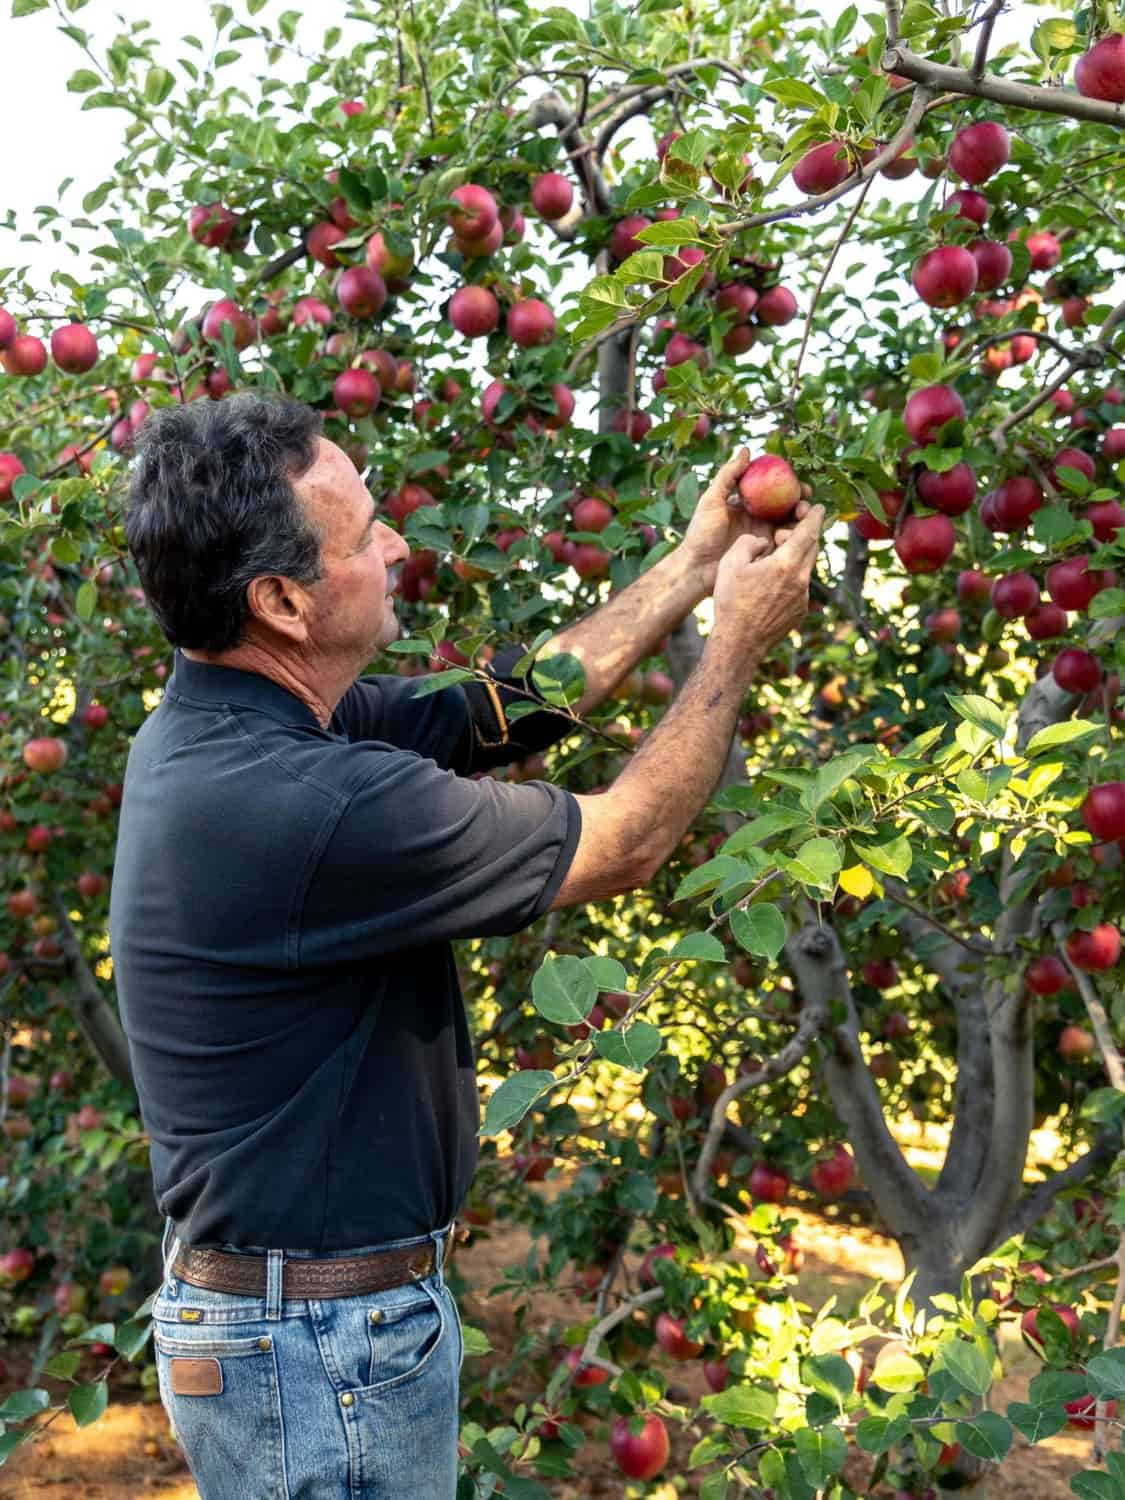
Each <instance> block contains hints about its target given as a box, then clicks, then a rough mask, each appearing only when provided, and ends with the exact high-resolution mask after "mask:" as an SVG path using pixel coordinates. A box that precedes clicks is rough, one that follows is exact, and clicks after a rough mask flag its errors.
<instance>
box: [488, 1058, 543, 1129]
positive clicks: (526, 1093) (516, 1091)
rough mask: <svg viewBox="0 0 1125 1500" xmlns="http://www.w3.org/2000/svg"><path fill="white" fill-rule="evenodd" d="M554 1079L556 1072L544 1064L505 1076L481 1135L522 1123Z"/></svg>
mask: <svg viewBox="0 0 1125 1500" xmlns="http://www.w3.org/2000/svg"><path fill="white" fill-rule="evenodd" d="M554 1082H555V1075H554V1074H553V1073H548V1072H547V1071H546V1070H545V1069H542V1068H530V1069H527V1070H525V1071H523V1072H519V1073H513V1074H512V1076H511V1077H510V1078H505V1080H504V1082H503V1083H502V1084H501V1085H500V1087H499V1088H498V1089H497V1090H496V1092H495V1093H494V1094H493V1095H492V1096H491V1097H490V1099H489V1101H488V1107H487V1109H486V1110H485V1112H484V1124H483V1125H482V1126H481V1130H480V1133H481V1135H499V1134H500V1132H501V1131H502V1130H511V1129H512V1127H513V1126H515V1125H518V1124H519V1122H520V1121H521V1120H522V1119H523V1117H524V1115H526V1114H527V1112H528V1110H529V1109H530V1108H531V1106H532V1105H533V1104H534V1103H535V1101H536V1099H539V1098H541V1097H542V1095H543V1094H545V1093H546V1092H547V1091H548V1089H550V1088H551V1087H552V1085H553V1084H554Z"/></svg>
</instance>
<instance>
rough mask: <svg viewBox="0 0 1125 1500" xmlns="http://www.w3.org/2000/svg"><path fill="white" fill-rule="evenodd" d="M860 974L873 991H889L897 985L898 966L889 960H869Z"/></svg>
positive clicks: (892, 960)
mask: <svg viewBox="0 0 1125 1500" xmlns="http://www.w3.org/2000/svg"><path fill="white" fill-rule="evenodd" d="M860 973H861V974H862V975H863V982H864V984H869V985H870V986H871V988H872V989H874V990H889V989H890V988H891V986H892V985H894V984H897V983H898V965H897V964H896V963H895V961H894V959H891V958H869V959H868V960H867V962H866V963H865V964H864V965H863V968H862V969H861V970H860Z"/></svg>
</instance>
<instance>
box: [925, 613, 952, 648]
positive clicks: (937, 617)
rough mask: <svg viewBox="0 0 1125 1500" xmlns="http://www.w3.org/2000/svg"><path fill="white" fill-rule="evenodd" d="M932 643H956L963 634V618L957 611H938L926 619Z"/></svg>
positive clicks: (927, 630)
mask: <svg viewBox="0 0 1125 1500" xmlns="http://www.w3.org/2000/svg"><path fill="white" fill-rule="evenodd" d="M925 626H926V632H927V634H928V635H929V637H930V640H931V641H939V642H940V641H955V640H956V639H957V637H958V636H959V635H960V634H961V616H960V615H959V614H958V613H957V611H956V610H955V609H952V608H946V609H936V610H934V611H933V612H932V613H930V614H928V615H927V616H926V619H925Z"/></svg>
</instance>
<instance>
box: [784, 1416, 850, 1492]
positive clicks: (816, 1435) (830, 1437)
mask: <svg viewBox="0 0 1125 1500" xmlns="http://www.w3.org/2000/svg"><path fill="white" fill-rule="evenodd" d="M793 1442H794V1444H795V1446H796V1449H797V1459H798V1462H799V1463H800V1465H801V1472H802V1474H804V1476H805V1478H806V1479H807V1480H808V1482H809V1483H810V1484H811V1485H812V1486H813V1488H814V1489H818V1490H821V1489H823V1488H824V1487H825V1485H826V1484H827V1483H828V1481H829V1480H830V1479H831V1478H832V1476H833V1475H834V1474H838V1473H839V1472H840V1470H841V1469H842V1468H843V1466H844V1459H845V1458H846V1457H847V1452H848V1445H847V1441H846V1440H845V1438H844V1434H843V1433H842V1432H841V1431H840V1429H839V1428H838V1427H819V1428H817V1429H816V1430H815V1431H814V1430H813V1429H812V1428H811V1427H799V1428H798V1429H797V1431H796V1432H795V1433H794V1434H793Z"/></svg>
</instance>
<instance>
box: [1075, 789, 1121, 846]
mask: <svg viewBox="0 0 1125 1500" xmlns="http://www.w3.org/2000/svg"><path fill="white" fill-rule="evenodd" d="M1082 821H1083V822H1084V823H1085V825H1086V827H1087V828H1088V829H1089V830H1090V832H1091V833H1092V834H1093V835H1094V837H1095V838H1096V839H1099V840H1100V841H1102V842H1103V843H1107V844H1108V843H1112V842H1113V841H1114V840H1116V839H1121V838H1125V781H1103V782H1102V784H1101V785H1100V786H1094V787H1091V788H1090V790H1089V792H1088V793H1087V794H1086V800H1085V801H1084V802H1083V804H1082Z"/></svg>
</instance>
